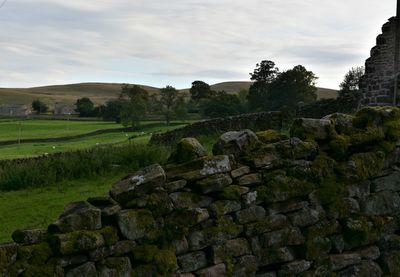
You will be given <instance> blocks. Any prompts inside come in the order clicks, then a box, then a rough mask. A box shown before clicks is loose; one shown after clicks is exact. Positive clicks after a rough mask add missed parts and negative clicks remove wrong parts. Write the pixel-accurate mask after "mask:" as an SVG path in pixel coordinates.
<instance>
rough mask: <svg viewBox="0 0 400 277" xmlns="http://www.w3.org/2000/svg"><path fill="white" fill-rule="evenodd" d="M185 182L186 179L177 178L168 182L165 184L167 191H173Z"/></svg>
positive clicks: (181, 186) (184, 184)
mask: <svg viewBox="0 0 400 277" xmlns="http://www.w3.org/2000/svg"><path fill="white" fill-rule="evenodd" d="M186 184H187V181H186V180H178V181H174V182H169V183H167V184H166V185H165V188H166V189H167V191H168V192H175V191H177V190H181V189H183V188H184V187H185V186H186Z"/></svg>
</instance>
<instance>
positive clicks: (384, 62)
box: [360, 17, 396, 106]
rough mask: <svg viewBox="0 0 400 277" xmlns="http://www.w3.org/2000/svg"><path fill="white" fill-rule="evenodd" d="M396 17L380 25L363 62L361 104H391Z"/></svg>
mask: <svg viewBox="0 0 400 277" xmlns="http://www.w3.org/2000/svg"><path fill="white" fill-rule="evenodd" d="M395 39H396V18H395V17H392V18H390V19H389V21H388V22H387V23H385V24H384V25H383V27H382V34H380V35H379V36H378V37H377V38H376V46H375V47H374V48H372V49H371V56H370V58H369V59H367V60H366V62H365V75H364V76H363V78H362V80H361V83H360V87H361V90H362V92H363V96H362V100H361V105H363V106H367V105H370V106H377V105H392V104H393V91H394V77H395V76H394V75H395V72H394V67H395Z"/></svg>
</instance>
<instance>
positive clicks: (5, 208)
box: [0, 174, 125, 243]
mask: <svg viewBox="0 0 400 277" xmlns="http://www.w3.org/2000/svg"><path fill="white" fill-rule="evenodd" d="M124 175H125V174H112V175H107V176H98V177H92V178H89V179H87V178H85V179H79V180H74V181H64V182H60V184H58V186H54V187H46V188H40V189H26V190H22V191H13V192H0V202H1V205H0V215H1V216H0V243H2V242H8V241H11V234H12V232H13V231H15V230H16V229H18V228H46V227H47V226H48V225H49V224H50V223H51V222H53V221H54V220H55V219H57V217H58V216H59V215H60V213H61V212H62V211H63V208H64V206H65V205H66V204H68V203H70V202H75V201H81V200H86V199H87V198H88V197H93V196H106V195H108V191H109V190H110V188H111V186H112V184H113V183H114V182H116V181H118V180H120V179H121V178H122V177H123V176H124ZM65 183H68V184H65Z"/></svg>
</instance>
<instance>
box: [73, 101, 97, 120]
mask: <svg viewBox="0 0 400 277" xmlns="http://www.w3.org/2000/svg"><path fill="white" fill-rule="evenodd" d="M75 106H76V109H75V111H76V112H77V113H79V116H80V117H90V116H92V115H93V110H94V104H93V102H92V100H90V99H89V98H88V97H83V98H80V99H78V100H76V103H75Z"/></svg>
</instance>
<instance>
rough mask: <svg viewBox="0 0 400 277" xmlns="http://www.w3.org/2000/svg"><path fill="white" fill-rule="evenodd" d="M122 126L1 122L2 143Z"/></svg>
mask: <svg viewBox="0 0 400 277" xmlns="http://www.w3.org/2000/svg"><path fill="white" fill-rule="evenodd" d="M122 127H123V126H122V125H121V124H117V123H114V122H105V121H89V122H85V121H68V120H36V119H35V120H17V121H13V122H7V121H5V122H4V121H3V122H1V121H0V141H4V140H15V139H18V138H21V139H32V138H56V137H65V136H73V135H79V134H85V133H89V132H93V131H97V130H103V129H116V128H122Z"/></svg>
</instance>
